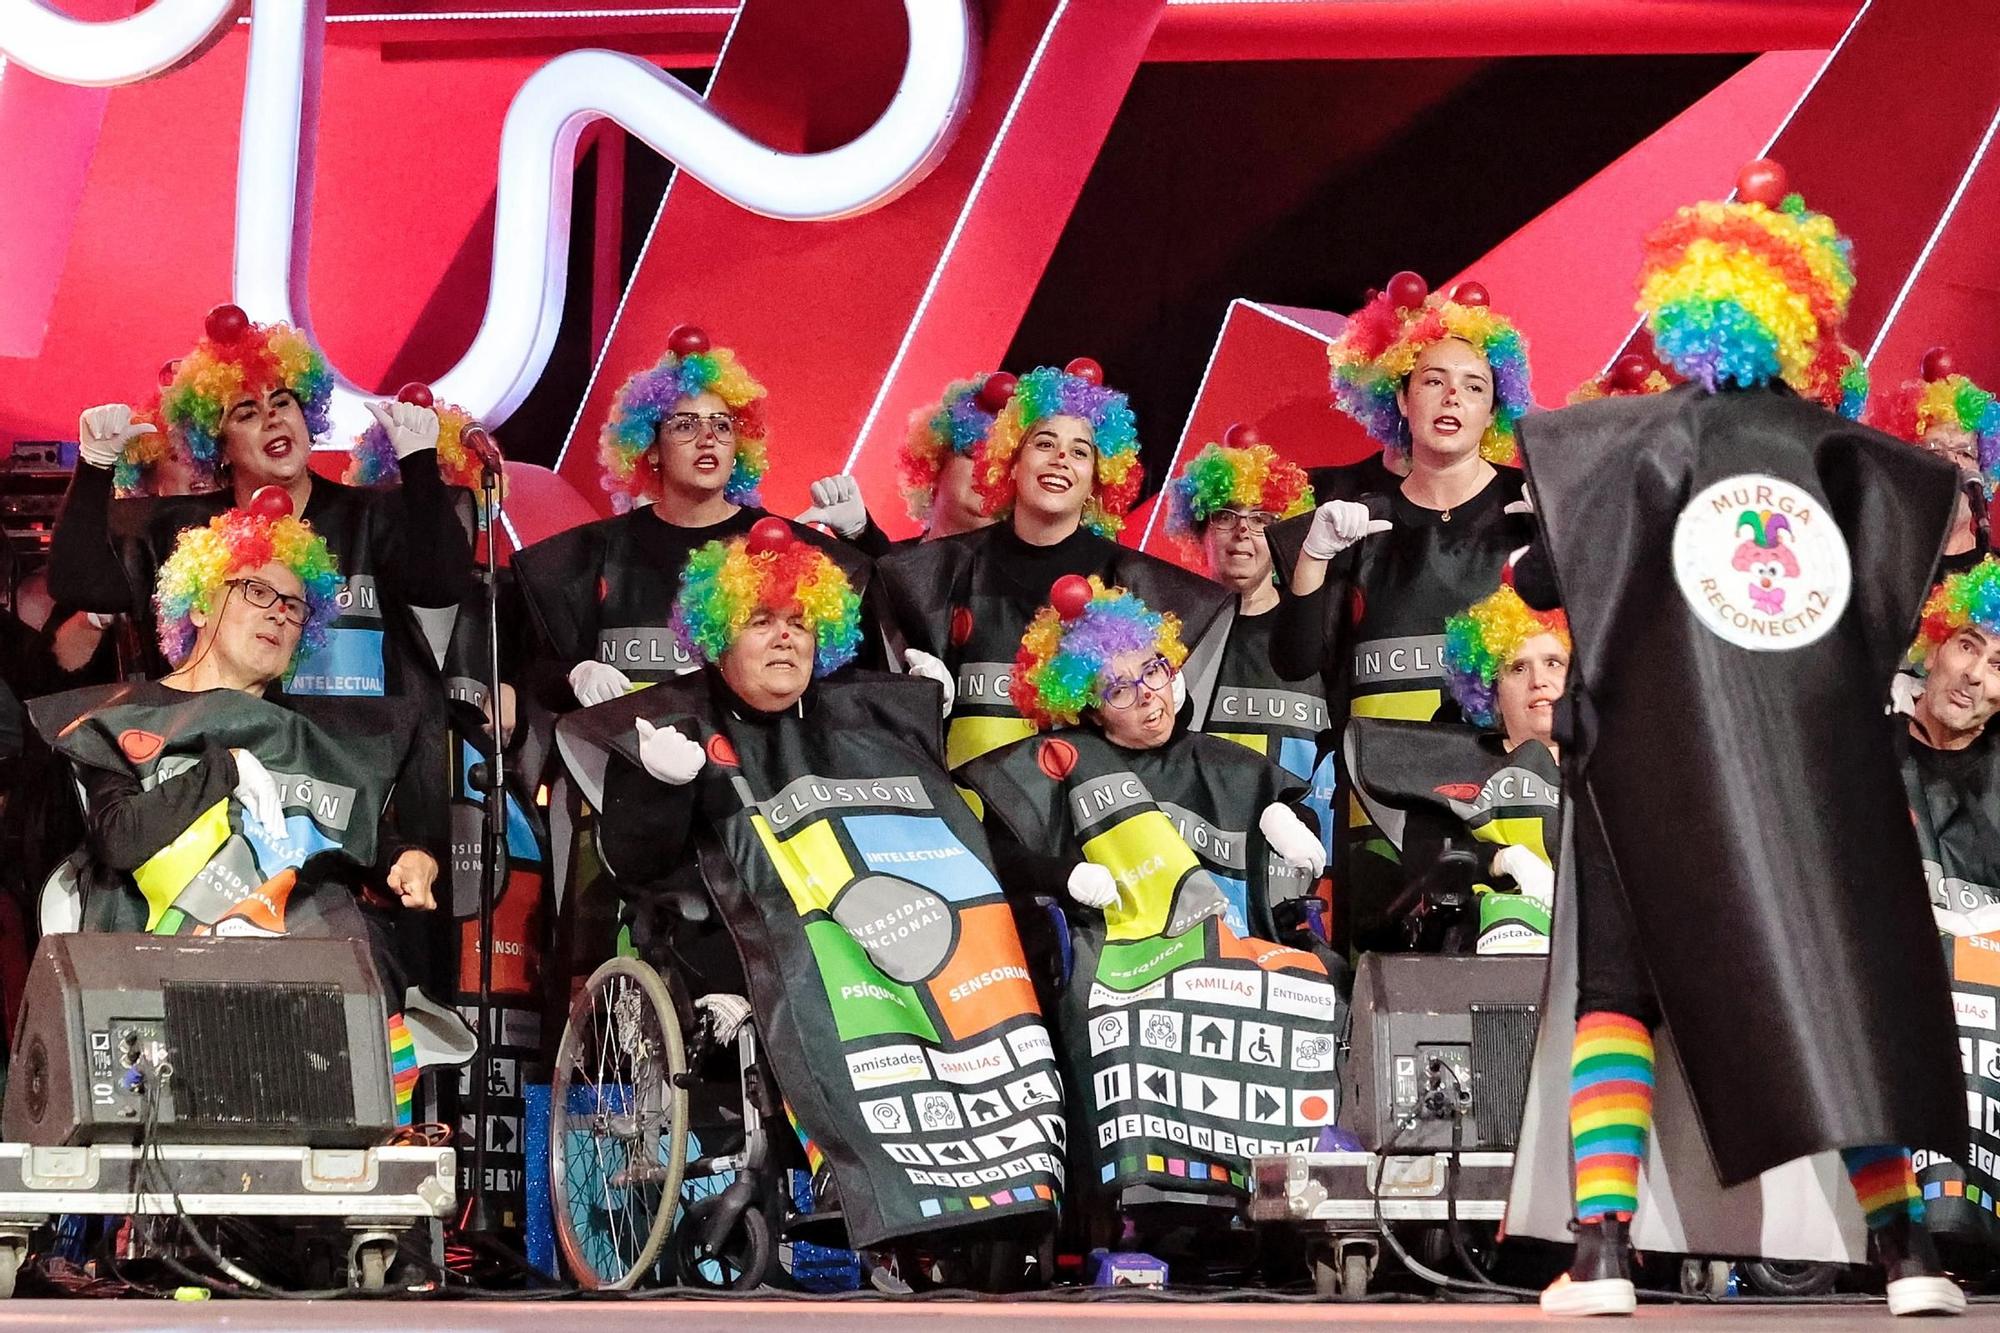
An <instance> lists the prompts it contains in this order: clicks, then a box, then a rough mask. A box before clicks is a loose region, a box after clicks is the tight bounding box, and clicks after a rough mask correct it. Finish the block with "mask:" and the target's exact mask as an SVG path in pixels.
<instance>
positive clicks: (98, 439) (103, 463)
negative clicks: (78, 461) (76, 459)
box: [76, 403, 159, 468]
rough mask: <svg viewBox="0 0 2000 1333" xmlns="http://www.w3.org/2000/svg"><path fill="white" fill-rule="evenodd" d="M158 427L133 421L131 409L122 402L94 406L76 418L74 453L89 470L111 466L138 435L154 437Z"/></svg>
mask: <svg viewBox="0 0 2000 1333" xmlns="http://www.w3.org/2000/svg"><path fill="white" fill-rule="evenodd" d="M158 432H159V427H157V426H153V425H149V424H148V423H146V422H143V421H141V422H136V423H135V422H134V421H133V420H132V409H131V408H129V407H127V406H126V405H125V404H123V403H106V404H104V406H102V407H93V408H90V409H88V410H87V411H85V412H84V413H83V414H82V415H81V416H79V417H78V418H77V419H76V444H77V452H78V453H79V454H81V455H82V456H83V461H84V462H86V463H88V464H90V465H91V466H92V467H105V468H108V467H112V466H114V465H116V464H117V462H118V459H119V456H120V455H122V454H123V453H124V452H125V445H126V444H127V443H128V442H129V441H132V440H136V439H138V438H139V437H140V436H141V435H154V434H157V433H158Z"/></svg>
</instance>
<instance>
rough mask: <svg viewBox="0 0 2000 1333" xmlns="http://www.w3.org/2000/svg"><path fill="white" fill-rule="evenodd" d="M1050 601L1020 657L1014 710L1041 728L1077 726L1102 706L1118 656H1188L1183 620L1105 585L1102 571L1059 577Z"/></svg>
mask: <svg viewBox="0 0 2000 1333" xmlns="http://www.w3.org/2000/svg"><path fill="white" fill-rule="evenodd" d="M1049 602H1050V605H1048V606H1045V607H1043V608H1042V609H1041V610H1039V611H1037V612H1036V613H1035V618H1034V620H1032V621H1030V622H1029V624H1028V632H1027V633H1026V634H1023V635H1022V636H1021V651H1020V652H1018V653H1016V654H1015V655H1014V683H1013V687H1012V690H1011V694H1012V697H1013V700H1014V707H1015V708H1017V709H1019V710H1020V713H1021V716H1022V717H1025V718H1027V719H1028V720H1029V721H1030V722H1032V723H1034V724H1035V726H1036V727H1037V728H1038V729H1042V730H1046V729H1047V728H1049V727H1053V726H1056V725H1058V724H1060V725H1063V726H1072V727H1073V726H1075V725H1076V723H1077V719H1078V718H1079V717H1081V716H1082V714H1083V712H1084V710H1086V709H1090V708H1101V707H1103V705H1104V683H1105V682H1104V678H1105V676H1106V675H1107V674H1109V672H1110V670H1111V663H1112V661H1113V660H1114V659H1116V658H1118V657H1122V656H1124V655H1125V654H1127V653H1133V652H1137V653H1144V654H1146V655H1147V656H1148V657H1149V658H1151V657H1164V658H1166V659H1167V662H1168V664H1169V665H1170V666H1172V667H1174V668H1175V669H1176V670H1178V669H1179V668H1180V665H1181V663H1183V662H1185V661H1186V660H1187V655H1188V650H1187V645H1186V644H1183V643H1182V642H1181V622H1180V617H1178V616H1176V615H1174V614H1173V613H1172V612H1167V613H1166V614H1164V615H1163V614H1161V613H1160V612H1158V611H1154V610H1152V609H1150V608H1149V607H1148V606H1147V605H1146V604H1145V603H1144V602H1142V601H1140V600H1139V599H1138V598H1137V597H1135V596H1133V595H1132V594H1131V593H1129V592H1127V591H1126V590H1125V589H1123V588H1107V587H1105V586H1104V581H1103V580H1102V579H1100V578H1098V577H1097V576H1096V575H1095V574H1092V575H1091V576H1090V578H1089V580H1088V581H1086V580H1084V579H1082V578H1079V577H1077V576H1076V575H1074V574H1070V575H1066V576H1064V577H1063V578H1060V579H1057V580H1056V582H1055V586H1054V587H1052V588H1050V589H1049Z"/></svg>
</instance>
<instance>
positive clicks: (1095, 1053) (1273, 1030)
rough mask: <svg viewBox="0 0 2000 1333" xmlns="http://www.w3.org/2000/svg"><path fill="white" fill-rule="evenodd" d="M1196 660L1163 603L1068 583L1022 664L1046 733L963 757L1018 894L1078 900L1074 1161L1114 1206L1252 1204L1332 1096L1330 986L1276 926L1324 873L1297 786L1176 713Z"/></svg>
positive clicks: (1323, 1119) (1335, 1012) (1071, 1010)
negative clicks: (1250, 1179)
mask: <svg viewBox="0 0 2000 1333" xmlns="http://www.w3.org/2000/svg"><path fill="white" fill-rule="evenodd" d="M1187 660H1188V649H1187V647H1186V645H1185V644H1184V643H1183V642H1182V641H1181V637H1180V625H1179V622H1178V620H1177V619H1176V617H1174V616H1173V615H1172V614H1171V613H1163V612H1160V611H1156V610H1154V609H1153V608H1151V607H1149V606H1147V605H1146V603H1145V602H1144V601H1142V600H1141V599H1140V598H1139V597H1137V596H1136V595H1135V594H1133V593H1132V592H1130V591H1128V590H1126V589H1124V588H1111V587H1106V586H1105V585H1104V583H1103V582H1102V581H1101V580H1098V579H1090V580H1088V581H1086V580H1084V579H1082V578H1078V577H1076V576H1074V575H1070V576H1067V577H1065V578H1063V579H1061V580H1058V582H1057V583H1056V585H1055V587H1054V588H1053V589H1051V591H1050V598H1049V605H1046V606H1044V607H1043V608H1042V609H1041V610H1039V611H1038V612H1037V613H1036V615H1035V618H1034V620H1033V621H1032V622H1030V624H1029V626H1028V630H1027V633H1026V634H1025V635H1024V636H1023V637H1022V640H1021V645H1020V649H1019V652H1018V653H1017V655H1016V657H1015V660H1014V664H1013V690H1014V700H1015V703H1016V705H1017V706H1018V707H1019V708H1020V711H1021V715H1022V716H1023V717H1025V718H1027V719H1029V720H1030V721H1031V722H1032V723H1033V725H1034V726H1035V727H1036V729H1037V731H1038V732H1039V733H1041V734H1037V735H1034V736H1030V737H1028V738H1026V739H1024V740H1020V741H1016V742H1014V743H1013V744H1011V745H1008V746H1005V747H1003V748H1001V749H999V750H996V751H993V752H992V753H990V754H986V755H982V756H980V757H979V758H978V759H975V760H973V761H972V762H971V763H969V764H967V765H966V766H965V767H964V768H962V769H960V770H959V777H960V780H961V781H962V782H963V783H964V784H965V785H966V786H968V787H970V788H971V789H972V790H973V791H974V792H976V793H977V794H978V796H979V798H980V801H981V803H982V806H983V808H984V810H985V817H986V825H987V828H988V829H989V830H991V831H992V835H993V842H994V853H995V855H996V856H997V857H998V858H999V862H1000V866H1001V873H1002V876H1003V878H1004V879H1005V880H1006V882H1007V885H1008V890H1009V892H1010V894H1012V895H1014V897H1015V899H1016V901H1017V902H1022V903H1024V904H1025V903H1028V902H1031V901H1032V900H1033V899H1034V898H1035V897H1037V896H1039V895H1059V896H1061V897H1065V898H1067V900H1068V901H1067V902H1066V903H1065V904H1064V906H1065V907H1066V908H1067V909H1068V911H1069V912H1070V914H1071V917H1072V921H1073V927H1072V937H1073V941H1074V957H1075V962H1074V966H1073V968H1072V969H1071V972H1070V976H1069V979H1068V983H1067V985H1066V986H1065V987H1064V988H1063V993H1062V999H1061V1005H1062V1008H1061V1011H1060V1019H1059V1023H1058V1027H1059V1030H1060V1036H1061V1039H1062V1045H1063V1050H1064V1053H1065V1056H1066V1058H1067V1067H1068V1073H1069V1086H1070V1087H1071V1088H1072V1089H1074V1090H1075V1091H1074V1096H1075V1097H1076V1098H1078V1099H1080V1100H1081V1102H1082V1104H1081V1105H1080V1106H1079V1108H1078V1111H1079V1119H1080V1121H1081V1122H1082V1123H1083V1124H1086V1125H1088V1127H1089V1129H1090V1130H1091V1133H1090V1136H1089V1144H1090V1147H1089V1149H1088V1150H1084V1149H1081V1148H1080V1149H1079V1150H1078V1151H1077V1152H1076V1153H1075V1154H1074V1169H1075V1170H1076V1172H1077V1173H1078V1175H1079V1176H1080V1177H1081V1178H1082V1180H1083V1181H1084V1182H1085V1188H1086V1189H1088V1190H1089V1191H1090V1192H1091V1193H1092V1194H1093V1195H1094V1196H1096V1197H1097V1198H1098V1199H1100V1200H1102V1201H1103V1202H1105V1203H1109V1204H1113V1205H1116V1204H1119V1203H1122V1202H1124V1201H1125V1200H1126V1198H1127V1195H1128V1191H1131V1190H1134V1189H1139V1190H1142V1191H1145V1190H1170V1191H1174V1192H1177V1193H1187V1192H1193V1193H1196V1194H1203V1195H1208V1196H1212V1197H1214V1198H1216V1199H1218V1200H1220V1201H1223V1202H1225V1203H1228V1202H1234V1201H1237V1200H1240V1199H1241V1198H1242V1197H1243V1196H1244V1194H1245V1192H1246V1185H1247V1181H1246V1174H1247V1172H1248V1170H1249V1161H1248V1159H1249V1158H1250V1157H1252V1156H1254V1155H1256V1154H1259V1153H1279V1152H1286V1151H1297V1150H1302V1149H1306V1148H1310V1147H1311V1146H1312V1145H1313V1143H1314V1142H1316V1141H1317V1139H1318V1137H1319V1132H1320V1129H1321V1127H1322V1126H1324V1125H1329V1124H1332V1123H1333V1119H1334V1114H1335V1111H1336V1109H1337V1103H1338V1101H1339V1098H1338V1095H1337V1090H1336V1089H1337V1084H1336V1077H1335V1066H1334V1056H1335V1046H1336V1037H1337V1035H1338V1032H1339V1026H1338V1020H1339V1018H1340V1016H1341V1009H1340V996H1339V993H1338V990H1337V989H1336V987H1335V985H1334V983H1333V982H1332V980H1331V979H1330V978H1329V976H1328V972H1327V967H1326V963H1325V961H1324V960H1323V959H1322V958H1321V957H1319V956H1318V953H1317V952H1316V951H1315V950H1314V949H1313V948H1312V947H1311V946H1312V943H1313V942H1312V941H1311V940H1310V939H1308V938H1305V937H1304V932H1301V931H1298V930H1296V929H1294V930H1293V931H1290V932H1286V933H1281V932H1280V931H1279V930H1278V925H1277V920H1278V914H1279V913H1278V909H1279V908H1280V907H1281V906H1282V905H1286V904H1292V903H1295V902H1296V900H1297V899H1298V898H1299V897H1300V896H1301V895H1304V894H1306V893H1307V892H1309V891H1310V888H1311V884H1312V881H1313V880H1314V879H1315V878H1317V877H1318V875H1319V874H1320V872H1321V871H1323V870H1324V869H1325V868H1326V851H1325V848H1324V847H1322V846H1321V844H1320V839H1319V831H1318V829H1317V828H1315V827H1314V826H1313V820H1312V816H1311V814H1310V812H1308V811H1306V810H1305V808H1304V807H1303V806H1302V805H1301V804H1299V803H1298V802H1299V798H1300V797H1301V796H1302V795H1303V794H1304V791H1305V786H1304V783H1303V782H1302V781H1300V780H1299V779H1297V778H1295V777H1293V776H1292V775H1291V774H1289V773H1287V772H1286V771H1285V770H1284V769H1282V768H1280V767H1278V766H1277V765H1276V764H1274V763H1272V762H1271V761H1270V760H1268V759H1265V758H1263V757H1262V756H1260V755H1257V754H1253V753H1252V752H1251V751H1250V750H1248V749H1247V748H1245V747H1244V746H1241V745H1238V744H1236V743H1235V742H1233V741H1226V740H1222V739H1220V738H1218V737H1215V736H1207V735H1203V734H1201V733H1199V732H1191V731H1188V730H1186V729H1185V728H1184V727H1183V726H1182V725H1181V724H1180V721H1179V719H1178V717H1177V715H1176V710H1175V707H1174V701H1173V696H1174V690H1173V678H1174V676H1175V674H1176V673H1177V672H1178V671H1180V670H1181V669H1182V668H1183V666H1184V664H1185V663H1186V662H1187ZM1288 936H1289V937H1290V938H1292V939H1295V940H1297V942H1298V944H1299V945H1300V946H1303V947H1293V945H1290V944H1286V943H1281V942H1278V941H1283V940H1286V939H1287V938H1288Z"/></svg>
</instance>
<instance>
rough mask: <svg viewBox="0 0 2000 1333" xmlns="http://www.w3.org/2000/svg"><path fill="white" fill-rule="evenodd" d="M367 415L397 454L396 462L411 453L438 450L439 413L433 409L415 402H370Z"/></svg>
mask: <svg viewBox="0 0 2000 1333" xmlns="http://www.w3.org/2000/svg"><path fill="white" fill-rule="evenodd" d="M368 415H370V416H372V417H374V418H375V421H376V424H377V425H379V426H381V427H382V430H383V433H385V434H386V435H388V437H389V447H390V448H392V449H394V450H395V451H396V461H397V462H398V463H400V462H402V461H403V460H404V459H405V458H408V457H409V456H410V455H411V454H414V453H421V452H422V451H423V450H425V449H435V448H437V447H438V414H437V411H436V410H435V409H434V408H429V407H418V406H417V405H416V404H415V403H404V402H395V403H370V404H368Z"/></svg>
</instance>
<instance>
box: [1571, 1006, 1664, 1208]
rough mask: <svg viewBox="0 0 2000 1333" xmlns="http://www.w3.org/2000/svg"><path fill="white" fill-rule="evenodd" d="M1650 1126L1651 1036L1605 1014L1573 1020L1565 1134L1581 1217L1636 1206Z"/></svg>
mask: <svg viewBox="0 0 2000 1333" xmlns="http://www.w3.org/2000/svg"><path fill="white" fill-rule="evenodd" d="M1652 1128H1653V1034H1652V1033H1651V1032H1650V1031H1649V1030H1648V1029H1647V1027H1646V1025H1645V1024H1644V1023H1641V1022H1640V1021H1639V1020H1638V1019H1636V1018H1628V1017H1626V1016H1625V1015H1624V1014H1614V1013H1608V1012H1604V1011H1601V1010H1600V1011H1597V1012H1594V1013H1588V1014H1584V1015H1583V1016H1582V1017H1580V1018H1578V1019H1577V1020H1576V1045H1575V1046H1574V1047H1573V1048H1571V1051H1570V1062H1569V1137H1570V1146H1571V1148H1572V1150H1573V1151H1574V1152H1575V1155H1576V1216H1577V1220H1578V1221H1580V1222H1590V1221H1594V1220H1595V1219H1597V1218H1600V1217H1606V1216H1611V1215H1614V1214H1615V1215H1620V1216H1624V1217H1628V1218H1629V1217H1630V1216H1631V1215H1632V1213H1633V1212H1634V1211H1635V1210H1636V1209H1637V1208H1638V1206H1639V1163H1640V1162H1641V1161H1643V1160H1645V1156H1646V1135H1647V1134H1648V1133H1649V1132H1651V1130H1652Z"/></svg>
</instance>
